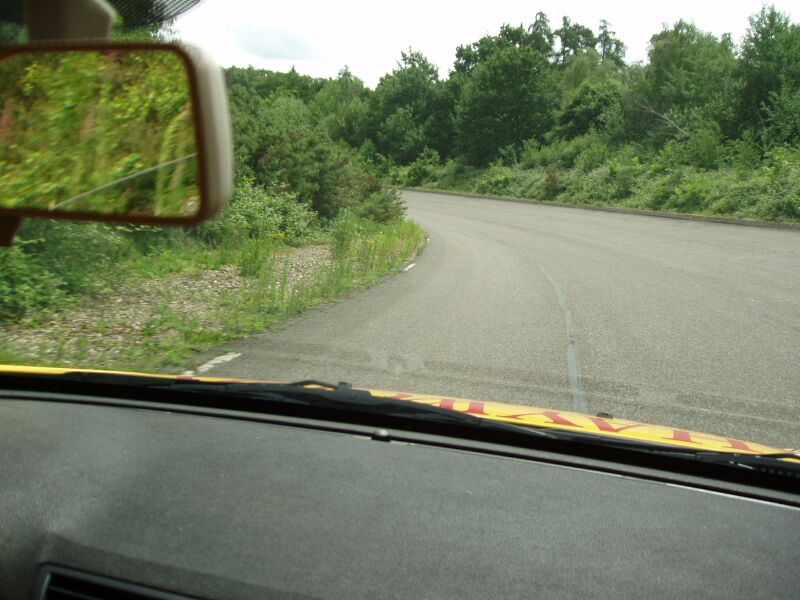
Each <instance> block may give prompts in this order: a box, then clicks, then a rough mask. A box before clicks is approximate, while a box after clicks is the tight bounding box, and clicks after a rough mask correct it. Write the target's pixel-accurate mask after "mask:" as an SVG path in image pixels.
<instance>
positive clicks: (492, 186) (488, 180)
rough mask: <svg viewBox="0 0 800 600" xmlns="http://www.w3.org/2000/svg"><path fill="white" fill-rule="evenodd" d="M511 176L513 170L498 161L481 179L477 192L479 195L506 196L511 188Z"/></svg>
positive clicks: (476, 187) (476, 188) (477, 185)
mask: <svg viewBox="0 0 800 600" xmlns="http://www.w3.org/2000/svg"><path fill="white" fill-rule="evenodd" d="M511 176H512V172H511V169H510V168H509V167H506V166H503V164H502V163H501V162H500V161H497V162H495V163H493V164H492V165H491V166H490V167H489V168H488V169H487V170H486V171H485V172H484V173H483V175H482V176H481V177H480V179H479V180H478V183H477V184H476V185H475V191H476V192H477V193H479V194H496V195H504V194H506V193H508V190H509V187H510V186H511Z"/></svg>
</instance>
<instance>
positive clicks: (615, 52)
mask: <svg viewBox="0 0 800 600" xmlns="http://www.w3.org/2000/svg"><path fill="white" fill-rule="evenodd" d="M616 35H617V32H616V31H611V25H610V23H609V22H608V21H606V20H605V19H602V20H601V21H600V33H599V34H598V36H597V42H596V46H597V52H598V53H599V54H600V62H602V63H605V62H606V61H610V62H612V63H614V64H615V65H617V66H618V67H621V66H623V65H624V64H625V60H624V59H625V44H623V43H622V40H620V39H619V38H617V37H616Z"/></svg>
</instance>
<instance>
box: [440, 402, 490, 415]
mask: <svg viewBox="0 0 800 600" xmlns="http://www.w3.org/2000/svg"><path fill="white" fill-rule="evenodd" d="M456 402H464V400H460V401H459V400H455V399H454V398H441V399H440V400H439V408H447V409H449V410H456V408H455V404H456ZM484 406H485V404H484V403H483V402H478V401H477V400H470V401H469V405H468V406H467V410H459V411H458V412H463V413H467V414H470V415H484V416H489V413H487V412H486V411H484V410H483V407H484Z"/></svg>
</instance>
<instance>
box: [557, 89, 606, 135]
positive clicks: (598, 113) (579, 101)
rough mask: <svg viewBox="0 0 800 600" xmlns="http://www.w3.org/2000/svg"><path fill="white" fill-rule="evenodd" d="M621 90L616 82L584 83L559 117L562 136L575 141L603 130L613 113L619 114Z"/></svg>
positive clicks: (559, 130)
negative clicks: (617, 112) (576, 138)
mask: <svg viewBox="0 0 800 600" xmlns="http://www.w3.org/2000/svg"><path fill="white" fill-rule="evenodd" d="M620 102H621V94H620V87H619V84H617V83H616V82H615V81H607V82H603V83H590V82H585V83H583V84H582V85H581V86H580V87H579V88H578V89H577V90H576V91H575V92H574V93H572V94H571V95H570V96H569V97H568V99H567V101H566V103H565V106H564V108H562V110H561V112H560V113H559V115H558V127H557V131H558V133H559V135H560V136H562V137H565V138H573V137H577V136H579V135H584V134H586V133H589V131H591V130H592V129H602V128H604V127H605V126H606V120H607V118H608V116H609V114H610V112H611V111H619V109H620V106H619V105H620Z"/></svg>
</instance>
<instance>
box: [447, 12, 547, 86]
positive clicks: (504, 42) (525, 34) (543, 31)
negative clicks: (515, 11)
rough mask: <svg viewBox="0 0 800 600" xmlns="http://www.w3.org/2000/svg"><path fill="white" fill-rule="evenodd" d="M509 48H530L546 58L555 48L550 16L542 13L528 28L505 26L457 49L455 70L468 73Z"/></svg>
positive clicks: (464, 73) (460, 73) (458, 72)
mask: <svg viewBox="0 0 800 600" xmlns="http://www.w3.org/2000/svg"><path fill="white" fill-rule="evenodd" d="M508 48H527V49H530V50H534V51H535V52H538V53H539V54H542V55H543V56H545V57H549V56H550V54H551V53H552V51H553V33H552V32H551V31H550V23H549V21H548V20H547V15H545V14H544V13H542V12H540V13H537V15H536V20H535V21H534V22H533V24H532V25H530V26H529V27H528V28H527V29H526V28H524V27H523V26H522V25H519V26H518V27H513V26H511V25H503V26H501V27H500V33H498V34H497V35H494V36H493V35H486V36H484V37H482V38H481V39H480V40H478V41H477V42H474V43H472V44H469V45H468V46H459V47H458V48H456V61H455V65H454V66H453V69H454V72H455V73H457V74H459V75H468V74H469V73H471V72H472V71H473V70H474V69H475V67H477V66H478V65H479V64H480V63H481V62H483V61H485V60H487V59H489V58H491V57H492V56H494V55H495V54H497V53H498V52H501V51H503V50H506V49H508Z"/></svg>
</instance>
